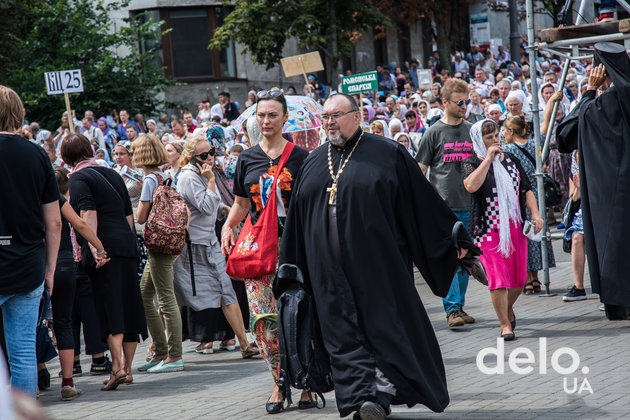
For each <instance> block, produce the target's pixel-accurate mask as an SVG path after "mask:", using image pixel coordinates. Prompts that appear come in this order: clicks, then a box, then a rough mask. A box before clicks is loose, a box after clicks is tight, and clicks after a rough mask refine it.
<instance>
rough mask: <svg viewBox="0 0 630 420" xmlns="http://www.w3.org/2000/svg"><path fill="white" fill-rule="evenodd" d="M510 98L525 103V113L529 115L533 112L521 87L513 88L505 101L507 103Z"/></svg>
mask: <svg viewBox="0 0 630 420" xmlns="http://www.w3.org/2000/svg"><path fill="white" fill-rule="evenodd" d="M510 98H516V99H517V100H518V101H519V102H520V103H521V104H522V105H523V114H525V115H527V114H529V113H530V112H531V110H530V108H529V104H528V103H527V98H526V97H525V92H523V91H522V90H520V89H519V90H511V91H510V93H508V96H507V98H505V102H506V103H507V101H508V100H509V99H510Z"/></svg>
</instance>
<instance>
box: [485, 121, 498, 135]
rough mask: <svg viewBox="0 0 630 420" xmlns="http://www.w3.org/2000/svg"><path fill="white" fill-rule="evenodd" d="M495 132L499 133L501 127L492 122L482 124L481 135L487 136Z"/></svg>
mask: <svg viewBox="0 0 630 420" xmlns="http://www.w3.org/2000/svg"><path fill="white" fill-rule="evenodd" d="M495 131H499V126H498V125H497V123H495V122H494V121H492V120H487V121H485V122H484V123H483V124H481V135H482V136H485V135H487V134H490V133H494V132H495Z"/></svg>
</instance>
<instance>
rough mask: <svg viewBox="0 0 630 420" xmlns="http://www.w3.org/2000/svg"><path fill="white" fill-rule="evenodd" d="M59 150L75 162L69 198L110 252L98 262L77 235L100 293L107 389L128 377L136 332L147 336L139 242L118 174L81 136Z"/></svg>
mask: <svg viewBox="0 0 630 420" xmlns="http://www.w3.org/2000/svg"><path fill="white" fill-rule="evenodd" d="M61 155H62V157H63V159H64V161H65V162H66V163H67V164H68V165H70V166H72V167H74V170H73V172H72V173H71V174H70V204H71V205H72V207H73V208H74V209H75V211H76V212H77V213H79V215H80V216H81V218H83V219H84V220H85V221H86V222H87V223H88V224H89V225H90V227H91V228H92V230H94V231H95V232H96V233H97V235H98V237H99V238H100V239H101V241H102V242H103V245H104V247H105V249H107V253H108V257H110V258H111V260H110V262H109V263H107V264H106V265H104V266H103V267H100V268H97V267H96V264H95V262H94V258H93V257H92V253H91V251H90V245H89V244H88V243H87V242H86V241H85V240H84V239H83V238H81V237H77V240H78V243H79V245H80V246H81V260H82V261H81V262H82V265H83V268H84V269H85V272H86V273H87V275H88V276H89V277H90V279H91V280H92V284H93V287H94V296H95V297H98V298H97V299H94V303H95V307H96V312H97V314H98V317H99V320H100V326H101V338H102V339H103V340H105V339H106V340H107V344H108V345H109V349H110V352H111V355H112V364H113V366H112V373H111V375H110V377H109V380H108V381H107V383H106V384H105V386H103V388H101V389H102V390H104V391H109V390H113V389H116V388H117V387H118V385H120V384H122V383H124V382H131V381H132V378H131V363H132V361H133V356H134V353H135V351H136V346H137V344H138V335H142V336H143V337H144V338H146V337H147V327H146V323H145V318H144V310H143V306H142V297H141V295H140V286H139V284H138V279H137V273H136V268H137V248H136V235H135V233H134V230H133V213H132V210H131V202H130V200H129V194H128V193H127V188H125V184H124V182H123V180H122V179H121V178H120V176H119V175H118V174H117V173H116V172H115V171H114V170H112V169H109V168H103V167H100V166H99V165H98V164H97V163H96V161H95V159H94V156H93V151H92V148H91V146H90V142H89V140H88V139H87V138H86V137H85V136H83V135H81V134H73V135H70V136H68V138H66V140H65V141H64V144H63V145H62V148H61ZM121 352H122V354H124V361H123V357H122V354H121Z"/></svg>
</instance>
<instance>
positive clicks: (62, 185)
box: [55, 166, 70, 195]
mask: <svg viewBox="0 0 630 420" xmlns="http://www.w3.org/2000/svg"><path fill="white" fill-rule="evenodd" d="M68 175H70V171H69V170H68V169H66V168H64V167H62V166H57V167H55V178H57V186H58V187H59V192H60V193H61V194H62V195H65V194H66V193H67V192H68Z"/></svg>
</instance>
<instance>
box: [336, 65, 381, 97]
mask: <svg viewBox="0 0 630 420" xmlns="http://www.w3.org/2000/svg"><path fill="white" fill-rule="evenodd" d="M373 90H378V79H377V77H376V72H375V71H371V72H369V73H360V74H353V75H352V76H344V77H342V78H341V91H342V92H343V93H347V94H349V95H352V94H353V93H361V92H370V91H373Z"/></svg>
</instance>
